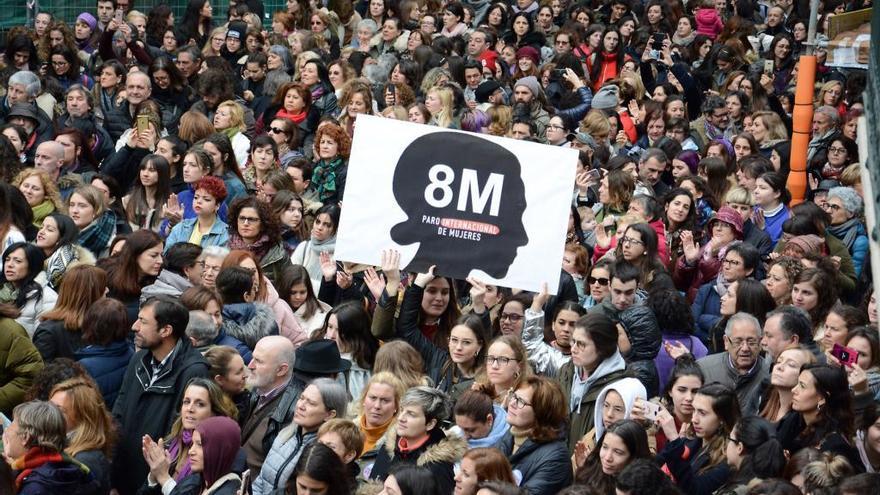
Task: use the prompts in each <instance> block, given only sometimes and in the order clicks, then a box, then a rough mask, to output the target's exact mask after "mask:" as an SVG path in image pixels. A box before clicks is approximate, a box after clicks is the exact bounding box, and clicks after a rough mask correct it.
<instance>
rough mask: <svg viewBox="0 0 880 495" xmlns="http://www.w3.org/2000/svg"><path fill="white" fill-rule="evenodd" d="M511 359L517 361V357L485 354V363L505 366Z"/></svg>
mask: <svg viewBox="0 0 880 495" xmlns="http://www.w3.org/2000/svg"><path fill="white" fill-rule="evenodd" d="M511 361H514V362H518V361H519V359H515V358H509V357H507V356H486V364H500V365H501V366H507V365H508V364H510V362H511Z"/></svg>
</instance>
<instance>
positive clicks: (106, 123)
mask: <svg viewBox="0 0 880 495" xmlns="http://www.w3.org/2000/svg"><path fill="white" fill-rule="evenodd" d="M98 91H99V92H100V94H99V95H98V98H97V99H98V100H99V101H100V106H101V111H102V112H103V114H104V120H103V122H102V127H104V129H107V133H108V134H109V135H110V138H111V139H112V140H113V142H114V143H115V142H116V140H118V139H119V137H120V136H122V133H123V132H125V130H126V129H129V128H131V122H132V120H131V112H130V111H129V108H128V106H129V105H128V100H126V99H125V98H122V99H121V101H119V94H118V93H116V94H114V95H108V94H106V92H105V91H104V90H103V89H99V90H98Z"/></svg>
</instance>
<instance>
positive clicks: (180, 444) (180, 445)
mask: <svg viewBox="0 0 880 495" xmlns="http://www.w3.org/2000/svg"><path fill="white" fill-rule="evenodd" d="M192 441H193V432H192V430H182V431H181V432H180V437H178V438H175V439H174V441H173V442H171V445H170V446H168V455H170V456H171V462H172V464H175V463H177V461H178V456H180V454H181V453H182V452H183V449H184V447H189V446H191V445H192ZM190 474H191V471H190V464H189V456H187V457H186V460H184V461H183V465H182V466H180V472H179V473H177V476H175V477H174V481H176V482H178V483H179V482H180V481H181V480H182V479H184V478H186V477H187V476H189V475H190Z"/></svg>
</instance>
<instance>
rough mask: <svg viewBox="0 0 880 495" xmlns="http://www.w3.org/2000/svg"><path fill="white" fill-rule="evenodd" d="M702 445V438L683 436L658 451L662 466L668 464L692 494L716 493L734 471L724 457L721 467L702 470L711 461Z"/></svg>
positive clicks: (673, 474) (670, 470)
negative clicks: (702, 450) (703, 450)
mask: <svg viewBox="0 0 880 495" xmlns="http://www.w3.org/2000/svg"><path fill="white" fill-rule="evenodd" d="M706 383H709V382H708V381H707V382H706ZM702 446H703V441H702V440H701V439H699V438H695V439H689V438H687V437H681V438H678V439H676V440H673V441H671V442H668V443H667V444H666V445H665V446H664V447H663V450H662V451H661V452H660V453H659V454H657V459H656V462H657V463H658V464H660V465H663V464H664V463H665V464H666V467H667V468H668V469H669V472H670V473H671V474H672V476H674V477H675V484H676V485H677V486H678V487H679V488H680V489H681V490H682V491H683V492H684V493H687V494H689V495H690V494H693V495H712V493H713V492H714V491H715V490H717V489H718V488H721V486H722V485H724V483H726V482H727V480H728V479H729V478H730V475H731V473H732V471H731V469H730V466H729V465H728V464H727V462H725V461H724V459H722V460H721V462H720V463H718V465H717V466H715V467H713V468H711V469H709V470H707V471H704V472H702V473H700V470H701V469H703V468H704V467H705V466H706V464H708V462H709V457H708V455H707V454H706V453H704V452H701V451H700V449H701V448H702Z"/></svg>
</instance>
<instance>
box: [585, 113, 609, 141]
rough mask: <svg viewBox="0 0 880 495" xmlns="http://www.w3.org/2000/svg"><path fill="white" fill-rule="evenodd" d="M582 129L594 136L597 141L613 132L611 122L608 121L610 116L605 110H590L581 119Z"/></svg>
mask: <svg viewBox="0 0 880 495" xmlns="http://www.w3.org/2000/svg"><path fill="white" fill-rule="evenodd" d="M580 130H581V132H585V133H587V134H589V135H590V136H592V137H593V139H595V140H596V141H604V140H605V139H608V135H609V134H610V133H611V124H610V123H609V122H608V116H607V115H605V112H603V111H601V110H590V111H589V112H587V115H586V116H585V117H584V118H583V120H581V128H580ZM603 136H604V137H603Z"/></svg>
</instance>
